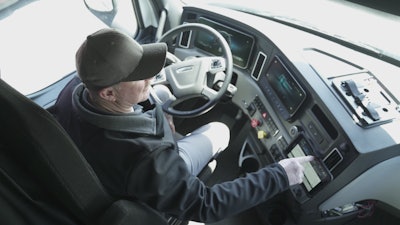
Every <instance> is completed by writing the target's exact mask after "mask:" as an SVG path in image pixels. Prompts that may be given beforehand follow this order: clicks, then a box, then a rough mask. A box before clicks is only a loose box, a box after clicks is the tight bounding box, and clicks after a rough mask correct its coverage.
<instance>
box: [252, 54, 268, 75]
mask: <svg viewBox="0 0 400 225" xmlns="http://www.w3.org/2000/svg"><path fill="white" fill-rule="evenodd" d="M266 59H267V55H265V54H264V53H263V52H259V53H258V56H257V60H256V63H255V64H254V68H253V71H252V72H251V76H252V77H253V78H254V79H255V80H258V78H259V77H260V74H261V71H262V70H263V68H264V64H265V61H266Z"/></svg>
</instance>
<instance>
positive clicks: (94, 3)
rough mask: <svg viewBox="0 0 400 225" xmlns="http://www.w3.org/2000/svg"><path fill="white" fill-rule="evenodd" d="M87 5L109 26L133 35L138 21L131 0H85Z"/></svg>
mask: <svg viewBox="0 0 400 225" xmlns="http://www.w3.org/2000/svg"><path fill="white" fill-rule="evenodd" d="M84 2H85V5H86V7H87V8H88V9H89V10H90V11H91V12H92V13H93V14H94V15H95V16H97V17H98V18H99V19H100V20H101V21H103V22H104V23H105V24H107V25H108V26H109V27H113V28H118V29H121V30H123V31H125V32H126V33H128V34H129V35H131V36H132V37H134V36H135V35H136V34H137V32H138V27H139V26H138V22H137V19H136V15H135V10H134V7H133V5H132V1H131V0H84Z"/></svg>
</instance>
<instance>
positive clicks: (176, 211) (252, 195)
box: [127, 147, 289, 222]
mask: <svg viewBox="0 0 400 225" xmlns="http://www.w3.org/2000/svg"><path fill="white" fill-rule="evenodd" d="M161 148H162V147H161ZM288 187H289V183H288V179H287V176H286V173H285V171H284V169H283V168H282V167H281V166H280V165H279V164H272V165H270V166H267V167H264V168H262V169H260V170H258V171H256V172H253V173H249V174H247V175H246V176H245V177H240V178H237V179H235V180H232V181H228V182H223V183H219V184H215V185H213V186H210V187H208V186H206V185H205V184H204V183H203V182H202V181H201V180H199V179H198V178H197V177H196V176H193V175H191V174H190V173H189V171H188V170H187V168H186V164H185V163H184V162H183V160H182V159H181V158H180V156H179V155H178V153H177V152H176V151H174V150H165V149H164V150H162V149H159V150H156V151H153V152H152V153H151V154H150V155H149V157H146V158H145V159H144V160H142V161H141V163H140V164H139V165H137V166H136V167H135V169H134V170H133V171H132V172H131V174H130V181H129V183H128V185H127V192H128V194H130V195H133V196H135V197H137V198H138V199H139V200H141V201H143V202H145V203H147V204H149V205H150V206H151V207H153V208H155V209H157V210H159V211H161V212H164V213H166V214H168V215H172V216H175V217H177V218H179V219H183V220H194V221H199V222H215V221H218V220H221V219H224V218H226V217H228V216H231V215H234V214H236V213H239V212H242V211H244V210H246V209H249V208H251V207H253V206H256V205H258V204H260V203H262V202H264V201H266V200H268V199H269V198H271V197H273V196H274V195H276V194H278V193H280V192H282V191H284V190H287V189H288Z"/></svg>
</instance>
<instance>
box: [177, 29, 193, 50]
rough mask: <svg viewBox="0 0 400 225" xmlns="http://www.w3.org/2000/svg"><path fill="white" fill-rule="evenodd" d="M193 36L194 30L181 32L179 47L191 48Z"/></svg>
mask: <svg viewBox="0 0 400 225" xmlns="http://www.w3.org/2000/svg"><path fill="white" fill-rule="evenodd" d="M191 36H192V31H184V32H182V33H181V36H180V40H179V47H182V48H189V44H190V37H191Z"/></svg>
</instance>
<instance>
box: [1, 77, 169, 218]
mask: <svg viewBox="0 0 400 225" xmlns="http://www.w3.org/2000/svg"><path fill="white" fill-rule="evenodd" d="M0 106H1V108H0V120H1V121H0V224H16V225H18V224H61V225H62V224H109V225H112V224H120V225H123V224H157V225H161V224H166V222H165V220H164V219H163V217H162V216H160V215H159V214H157V213H156V212H155V211H153V210H152V209H150V208H148V207H146V206H144V205H142V204H139V203H136V202H133V201H127V200H115V199H113V198H112V197H110V196H109V195H108V193H107V192H106V191H105V189H104V188H103V186H102V185H101V183H100V181H99V180H98V178H97V176H96V174H95V173H94V171H93V170H92V168H91V167H90V165H89V164H88V163H87V162H86V160H85V159H84V157H83V156H82V155H81V153H80V152H79V150H78V149H77V148H76V146H75V145H74V143H73V142H72V140H71V139H70V138H69V136H68V135H67V133H66V132H65V131H64V129H63V128H62V127H61V126H60V125H59V124H58V122H57V121H56V120H55V119H54V118H53V116H52V115H51V114H50V113H49V112H47V111H46V110H44V109H43V108H41V107H40V106H38V105H36V104H35V103H34V102H33V101H31V100H30V99H29V98H27V97H25V96H24V95H22V94H21V93H19V92H18V91H16V90H15V89H13V88H12V87H11V86H9V85H8V84H7V83H5V82H4V81H3V80H1V79H0Z"/></svg>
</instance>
